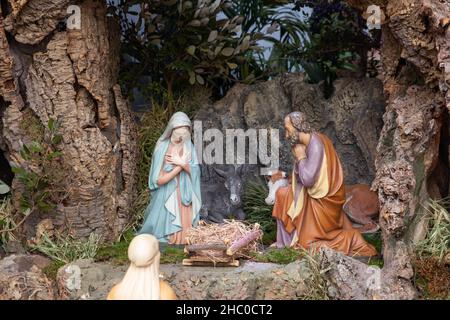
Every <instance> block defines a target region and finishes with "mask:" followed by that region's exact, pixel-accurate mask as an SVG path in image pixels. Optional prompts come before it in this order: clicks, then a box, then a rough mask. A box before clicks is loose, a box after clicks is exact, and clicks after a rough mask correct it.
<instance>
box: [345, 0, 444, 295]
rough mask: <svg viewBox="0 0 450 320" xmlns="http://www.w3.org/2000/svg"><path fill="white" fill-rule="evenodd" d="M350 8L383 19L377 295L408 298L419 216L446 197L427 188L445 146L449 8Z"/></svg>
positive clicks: (417, 3)
mask: <svg viewBox="0 0 450 320" xmlns="http://www.w3.org/2000/svg"><path fill="white" fill-rule="evenodd" d="M348 2H349V3H350V4H351V5H353V6H355V7H356V8H358V9H360V10H361V11H363V12H365V11H366V10H367V8H368V7H369V6H370V5H373V4H376V5H378V6H380V8H381V10H382V11H383V12H384V14H385V15H386V21H385V23H384V24H383V25H382V40H381V41H382V44H381V57H382V65H383V70H384V74H383V75H382V77H383V84H384V91H385V95H386V98H387V106H386V112H385V114H384V117H383V118H384V127H383V130H382V132H381V137H380V140H379V143H378V147H377V158H376V163H375V166H376V178H375V181H374V183H373V189H375V190H377V191H378V195H379V200H380V205H381V210H380V226H381V229H382V236H383V255H384V267H383V269H382V272H381V277H382V286H383V289H382V290H381V291H380V292H378V293H377V294H378V297H381V298H397V299H399V298H400V299H402V298H404V299H411V298H414V297H415V296H416V291H415V289H414V288H413V286H412V278H413V275H414V272H413V268H412V265H411V258H410V256H411V254H412V248H413V244H414V243H415V242H416V241H418V240H421V239H422V238H423V237H424V235H425V230H424V224H423V223H422V222H423V221H422V219H421V214H420V213H421V212H422V210H424V205H425V204H426V201H427V200H428V199H429V198H430V196H436V197H439V196H445V191H444V192H441V194H440V195H439V194H436V192H435V193H434V194H432V192H431V189H434V190H436V188H432V186H433V184H436V181H435V180H436V177H435V175H434V174H433V172H435V170H436V168H437V166H438V163H439V161H440V160H442V159H439V158H440V151H439V150H440V149H442V148H440V145H441V146H442V143H447V144H448V141H444V140H442V139H441V128H442V126H443V125H447V124H445V123H444V121H446V120H445V119H447V117H446V116H445V113H446V112H448V110H450V92H449V90H448V86H449V80H450V30H449V28H448V19H449V13H450V3H448V2H442V1H438V0H402V1H398V0H389V1H387V0H379V1H366V0H348ZM445 106H446V107H447V110H446V108H445ZM444 149H445V150H448V146H444ZM447 152H448V151H447ZM441 155H442V153H441ZM444 157H448V154H445V155H444ZM444 160H445V161H444V163H447V164H448V159H444ZM446 183H447V185H448V181H447V182H446ZM447 192H448V189H447Z"/></svg>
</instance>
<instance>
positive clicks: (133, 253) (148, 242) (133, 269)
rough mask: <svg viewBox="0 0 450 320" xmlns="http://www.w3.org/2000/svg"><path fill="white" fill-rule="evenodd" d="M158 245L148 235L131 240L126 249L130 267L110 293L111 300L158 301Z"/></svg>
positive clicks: (141, 235) (152, 237) (154, 239)
mask: <svg viewBox="0 0 450 320" xmlns="http://www.w3.org/2000/svg"><path fill="white" fill-rule="evenodd" d="M160 256H161V255H160V253H159V243H158V240H157V239H156V238H155V237H154V236H152V235H150V234H140V235H138V236H136V237H134V238H133V240H132V241H131V243H130V245H129V247H128V258H129V259H130V266H129V267H128V270H127V272H126V273H125V276H124V278H123V279H122V281H121V282H120V283H119V284H117V285H116V286H115V287H114V288H113V289H112V290H111V292H114V293H110V295H111V297H110V298H109V299H111V300H159V299H160V279H159V260H160Z"/></svg>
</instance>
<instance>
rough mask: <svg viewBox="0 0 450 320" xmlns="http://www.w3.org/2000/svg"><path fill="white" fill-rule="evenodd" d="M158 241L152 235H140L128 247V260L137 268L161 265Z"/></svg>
mask: <svg viewBox="0 0 450 320" xmlns="http://www.w3.org/2000/svg"><path fill="white" fill-rule="evenodd" d="M160 256H161V254H160V253H159V243H158V240H157V239H156V238H155V237H154V236H152V235H151V234H140V235H138V236H136V237H134V238H133V240H131V242H130V245H129V246H128V259H129V260H130V262H131V263H132V264H134V265H135V266H136V267H138V268H140V267H147V266H149V265H150V264H152V263H157V264H158V265H159V259H160Z"/></svg>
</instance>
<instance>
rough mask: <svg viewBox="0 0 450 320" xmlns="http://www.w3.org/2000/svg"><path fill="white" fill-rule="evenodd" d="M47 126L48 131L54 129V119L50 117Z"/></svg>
mask: <svg viewBox="0 0 450 320" xmlns="http://www.w3.org/2000/svg"><path fill="white" fill-rule="evenodd" d="M47 126H48V128H49V129H50V131H53V130H55V119H53V118H50V119H49V120H48V124H47Z"/></svg>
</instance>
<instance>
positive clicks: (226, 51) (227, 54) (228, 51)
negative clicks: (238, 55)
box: [221, 47, 234, 57]
mask: <svg viewBox="0 0 450 320" xmlns="http://www.w3.org/2000/svg"><path fill="white" fill-rule="evenodd" d="M221 53H222V55H224V56H225V57H230V56H231V55H233V53H234V48H231V47H227V48H224V49H223V50H222V52H221Z"/></svg>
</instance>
